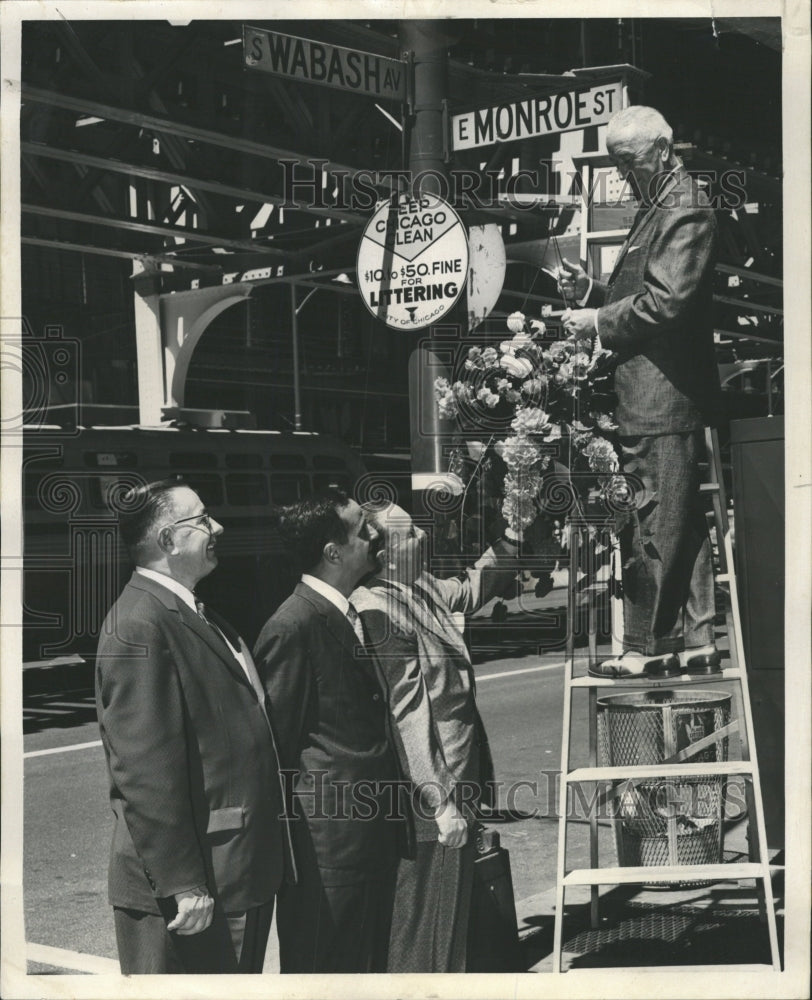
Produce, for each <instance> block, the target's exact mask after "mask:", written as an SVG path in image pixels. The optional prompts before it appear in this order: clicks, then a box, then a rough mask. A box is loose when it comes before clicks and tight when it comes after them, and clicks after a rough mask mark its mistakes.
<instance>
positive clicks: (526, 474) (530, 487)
mask: <svg viewBox="0 0 812 1000" xmlns="http://www.w3.org/2000/svg"><path fill="white" fill-rule="evenodd" d="M549 458H550V457H549V455H545V456H544V462H543V463H542V465H545V464H546V463H547V462H549ZM540 489H541V473H540V472H538V471H536V467H534V468H532V469H522V470H520V471H519V472H508V473H507V475H506V476H505V496H507V495H508V494H510V493H513V494H515V495H516V496H519V497H524V498H528V499H531V500H532V499H534V498H535V497H537V496H538V493H539V490H540Z"/></svg>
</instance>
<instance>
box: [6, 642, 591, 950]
mask: <svg viewBox="0 0 812 1000" xmlns="http://www.w3.org/2000/svg"><path fill="white" fill-rule="evenodd" d="M476 675H477V698H478V703H479V706H480V710H481V713H482V716H483V720H484V722H485V726H486V729H487V732H488V735H489V738H490V741H491V749H492V753H493V756H494V761H495V768H496V778H497V782H498V785H499V800H498V803H497V806H498V808H497V810H496V811H495V813H494V815H493V817H492V822H489V826H490V827H491V828H493V829H496V830H498V831H499V833H500V836H501V840H502V844H503V846H505V847H507V848H508V849H509V850H510V855H511V865H512V870H513V879H514V889H515V895H516V898H517V900H521V899H522V898H523V897H530V896H533V895H535V894H537V893H538V892H540V891H542V890H544V889H546V888H549V887H550V886H551V885H553V884H554V882H555V874H554V863H555V852H556V844H557V823H556V822H555V812H556V805H557V788H556V786H555V780H554V772H555V771H556V769H557V767H558V761H559V755H560V741H561V710H562V678H563V655H562V654H561V653H560V652H552V653H546V654H543V655H539V654H538V653H536V652H529V653H527V652H525V653H522V654H521V655H517V656H514V657H509V658H502V659H498V660H488V661H485V662H482V663H479V664H478V665H477V667H476ZM581 721H582V723H583V726H584V727H585V726H586V713H585V708H584V712H583V718H582V720H581ZM577 724H578V722H577V721H576V725H577ZM24 729H25V735H24V755H25V756H24V820H25V832H24V844H25V847H24V895H25V920H26V938H27V941H28V942H29V943H35V944H38V945H47V946H50V947H55V948H60V949H66V950H68V951H75V952H82V953H85V954H89V955H97V956H102V957H106V958H115V956H116V950H115V941H114V937H113V928H112V920H111V914H110V909H109V907H108V904H107V900H106V868H107V852H108V849H109V842H110V831H111V818H112V817H111V813H110V809H109V805H108V800H107V778H106V772H105V763H104V755H103V752H102V748H101V746H100V744H99V742H98V740H99V733H98V728H97V726H96V720H95V708H94V704H93V695H92V691H91V690H90V689H89V688H87V687H85V688H84V689H80V690H71V691H62V692H54V691H52V692H49V693H41V694H32V695H28V696H26V698H25V703H24ZM584 732H585V729H584ZM548 772H553V773H552V774H548ZM520 782H522V783H523V784H519V783H520Z"/></svg>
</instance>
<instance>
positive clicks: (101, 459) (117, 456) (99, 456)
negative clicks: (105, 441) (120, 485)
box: [85, 451, 138, 469]
mask: <svg viewBox="0 0 812 1000" xmlns="http://www.w3.org/2000/svg"><path fill="white" fill-rule="evenodd" d="M85 465H89V466H90V468H91V469H109V468H118V469H134V468H136V466H137V465H138V456H137V455H136V454H135V453H134V452H132V451H86V452H85Z"/></svg>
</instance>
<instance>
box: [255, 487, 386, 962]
mask: <svg viewBox="0 0 812 1000" xmlns="http://www.w3.org/2000/svg"><path fill="white" fill-rule="evenodd" d="M278 524H279V531H280V534H281V536H282V539H283V542H284V544H285V546H286V548H287V550H288V552H289V553H290V555H291V556H292V557H293V558H294V560H295V561H296V563H297V564H298V567H299V568H300V569H303V570H304V571H305V572H304V575H303V576H302V580H301V582H300V583H299V584H297V586H296V589H295V591H294V592H293V594H292V595H291V596H290V597H289V598H288V599H287V600H286V601H285V602H284V603H283V604H282V606H281V607H280V608H279V609H278V610H277V611H276V613H275V614H274V615H273V616H272V617H271V618H270V620H269V621H268V622H267V623H266V624H265V627H264V628H263V629H262V632H261V634H260V636H259V639H258V640H257V643H256V647H255V649H254V657H255V659H256V663H257V668H258V669H259V672H260V675H261V677H262V680H263V682H264V684H265V689H266V691H267V693H268V703H269V706H270V712H271V719H272V721H273V723H274V727H275V731H276V732H277V735H278V738H279V745H280V751H281V754H282V763H283V766H284V767H285V768H286V769H287V768H290V769H291V771H292V772H293V773H292V779H293V780H292V793H293V801H294V810H295V816H296V818H295V820H294V824H293V825H294V848H295V851H296V862H297V867H298V872H299V879H298V882H297V883H296V885H287V886H285V888H284V890H283V892H282V893H280V897H279V909H278V913H277V926H278V929H279V945H280V964H281V971H282V972H383V971H385V970H386V952H387V942H388V935H389V923H390V920H391V909H392V892H393V883H394V874H395V866H396V858H397V850H398V842H397V828H396V827H397V824H396V823H395V822H393V820H392V816H391V813H392V809H391V805H392V804H393V802H392V798H393V796H392V783H394V782H396V781H397V778H398V772H397V763H396V760H395V757H394V754H393V751H392V749H391V746H390V743H389V739H388V732H387V712H386V699H385V697H384V694H383V691H382V687H381V683H380V681H379V679H378V676H377V674H376V672H375V668H374V665H373V663H372V661H371V660H370V659H369V658H367V657H364V656H363V655H360V654H361V653H362V647H363V633H362V630H361V626H360V622H359V621H358V620H357V613H356V612H355V609H354V608H352V606H351V605H350V604H349V601H348V600H347V598H348V597H349V595H350V593H351V592H352V591H353V589H354V587H355V586H356V584H357V583H358V581H359V580H360V579H361V578H362V577H363V576H365V575H366V574H368V573H369V572H370V571H371V570H373V569H374V568H375V563H374V548H375V546H374V542H375V540H376V535H375V532H374V530H373V529H371V528H370V526H369V525H368V524H367V521H366V518H365V516H364V514H363V512H362V511H361V508H360V507H359V506H358V504H357V503H355V501H354V500H350V499H348V498H347V497H346V496H345V495H344V494H342V493H339V492H337V491H336V492H331V493H329V494H328V495H326V496H324V497H317V498H312V499H309V500H304V501H302V502H300V503H298V504H294V505H292V506H290V507H286V508H282V509H281V511H280V512H279V518H278Z"/></svg>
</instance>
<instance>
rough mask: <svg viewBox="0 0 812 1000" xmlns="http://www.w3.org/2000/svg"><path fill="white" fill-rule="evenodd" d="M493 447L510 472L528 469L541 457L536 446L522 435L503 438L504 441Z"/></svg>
mask: <svg viewBox="0 0 812 1000" xmlns="http://www.w3.org/2000/svg"><path fill="white" fill-rule="evenodd" d="M494 447H495V448H496V452H497V454H498V455H499V456H500V457H501V459H502V461H503V462H504V463H505V465H506V466H507V467H508V469H510V470H511V472H517V471H518V470H520V469H529V468H530V467H531V466H533V465H535V464H536V462H539V461H540V460H541V458H542V457H543V455H542V452H541V450H540V449H539V447H538V445H535V444H533V442H532V441H531V440H530V438H528V437H524V436H522V435H517V436H516V437H509V438H505V440H504V441H498V442H497V443H496V445H495V446H494Z"/></svg>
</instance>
